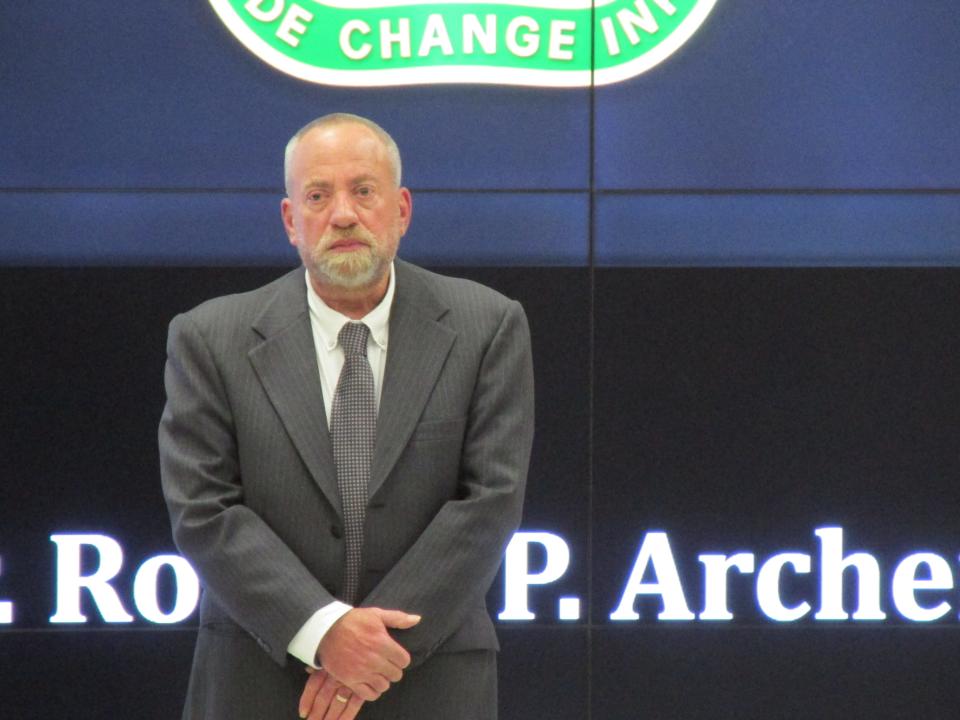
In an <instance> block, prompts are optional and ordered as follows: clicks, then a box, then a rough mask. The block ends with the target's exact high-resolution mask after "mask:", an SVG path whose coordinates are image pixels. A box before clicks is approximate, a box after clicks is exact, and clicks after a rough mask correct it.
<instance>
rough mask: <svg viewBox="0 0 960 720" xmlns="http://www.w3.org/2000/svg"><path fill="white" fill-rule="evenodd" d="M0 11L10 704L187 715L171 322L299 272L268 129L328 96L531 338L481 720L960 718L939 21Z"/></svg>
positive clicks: (950, 104) (302, 115) (959, 327)
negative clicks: (161, 455)
mask: <svg viewBox="0 0 960 720" xmlns="http://www.w3.org/2000/svg"><path fill="white" fill-rule="evenodd" d="M361 10H362V12H361ZM308 15H309V16H310V17H309V18H308V17H307V16H308ZM3 16H4V17H3V19H2V20H0V76H2V77H3V81H2V82H0V133H2V137H3V138H4V142H2V143H0V218H2V222H0V299H2V302H0V311H2V324H0V327H2V328H3V332H4V341H3V342H2V343H0V369H2V372H0V378H2V380H0V383H2V390H3V403H2V404H0V419H2V422H0V427H2V433H0V471H2V474H0V648H2V650H0V653H2V656H3V657H4V658H5V662H4V666H5V668H10V670H8V671H7V672H3V673H0V716H2V717H11V718H40V717H49V716H51V715H52V714H54V713H61V712H64V711H65V708H69V712H70V714H71V716H73V717H77V718H90V719H94V718H117V717H127V716H130V717H133V716H136V717H140V718H158V719H166V718H171V717H177V716H178V715H179V712H180V707H181V703H182V700H183V696H184V694H185V691H186V681H187V673H188V670H189V665H190V661H191V656H192V649H193V642H194V636H195V633H196V626H197V617H196V613H195V612H194V611H193V608H194V607H195V604H196V593H197V592H198V588H197V587H196V585H195V576H194V575H193V574H192V571H191V569H190V568H189V566H188V565H186V564H185V563H184V562H183V561H182V560H181V559H180V558H179V557H178V556H177V553H176V548H175V547H174V546H173V543H172V540H171V538H170V531H169V524H168V519H167V516H166V510H165V507H164V504H163V500H162V497H161V494H160V488H159V472H158V460H157V449H156V427H157V423H158V420H159V416H160V412H161V410H162V407H163V402H164V394H163V382H162V374H163V365H164V361H165V338H166V327H167V323H168V322H169V321H170V319H171V318H172V317H173V316H174V315H176V314H177V313H178V312H182V311H183V310H186V309H188V308H190V307H192V306H194V305H196V304H197V303H199V302H201V301H203V300H205V299H207V298H209V297H213V296H216V295H221V294H225V293H229V292H235V291H240V290H246V289H252V288H254V287H257V286H259V285H261V284H263V283H265V282H267V281H269V280H271V279H273V278H275V277H277V276H278V275H280V274H282V273H283V272H285V271H286V270H287V269H288V268H291V267H293V266H294V265H295V264H296V262H297V258H296V254H295V252H294V251H293V250H292V248H290V246H289V245H288V244H287V241H286V237H285V235H284V233H283V229H282V226H281V224H280V215H279V201H280V198H281V197H282V193H283V189H282V184H283V183H282V154H283V147H284V145H285V144H286V141H287V139H288V138H289V137H290V136H291V135H292V134H293V133H294V132H295V131H296V130H297V129H298V128H299V127H300V126H302V125H303V124H305V123H306V122H308V121H309V120H311V119H313V118H314V117H317V116H319V115H322V114H325V113H328V112H334V111H347V112H354V113H358V114H361V115H366V116H368V117H371V118H372V119H374V120H376V121H377V122H379V123H380V124H382V125H383V126H384V127H385V128H386V129H387V130H389V131H390V132H391V134H393V136H394V137H395V138H396V140H397V142H398V144H399V146H400V148H401V151H402V152H403V157H404V184H405V185H407V186H408V187H409V188H410V189H411V191H412V193H413V198H414V213H413V223H412V226H411V229H410V231H409V233H408V235H407V236H406V237H405V238H404V240H403V242H402V244H401V250H400V254H401V256H402V257H404V258H405V259H407V260H410V261H412V262H415V263H418V264H421V265H424V266H427V267H430V268H433V269H438V270H440V271H442V272H447V273H449V274H455V275H459V276H464V277H470V278H474V279H477V280H479V281H481V282H484V283H486V284H488V285H491V286H493V287H495V288H497V289H498V290H500V291H502V292H504V293H505V294H507V295H509V296H511V297H514V298H516V299H518V300H520V301H521V302H522V303H523V305H524V308H525V309H526V312H527V315H528V317H529V320H530V325H531V332H532V336H533V343H534V362H535V373H536V376H535V377H536V385H537V398H536V410H537V425H536V439H535V446H534V457H533V462H532V466H531V471H530V480H529V487H528V494H527V503H526V507H525V513H524V520H523V523H522V527H521V530H520V532H519V533H518V535H517V536H516V537H515V538H514V541H513V543H512V544H511V546H510V548H509V549H508V552H507V554H506V559H505V563H504V567H503V569H502V571H501V573H500V575H499V576H498V578H497V580H496V582H495V584H494V586H493V588H492V589H491V591H490V593H489V595H488V607H489V609H490V611H491V613H492V615H493V616H494V617H495V619H496V622H497V626H498V633H499V636H500V639H501V644H502V646H503V648H502V652H501V654H500V695H501V708H500V716H501V717H502V718H505V720H514V719H519V718H550V719H551V720H553V719H557V720H567V719H569V720H584V719H587V720H589V719H591V718H605V719H606V718H614V719H621V718H622V719H623V720H635V719H637V718H647V717H650V718H680V719H686V718H726V717H729V718H770V717H778V718H780V717H782V718H861V717H862V718H867V717H869V718H908V717H924V718H949V717H953V715H954V708H955V707H956V705H957V703H958V701H960V691H958V690H957V688H956V680H955V679H956V677H958V676H960V661H958V660H957V652H956V647H957V643H958V641H960V619H958V618H960V564H958V563H960V560H958V557H960V524H958V520H957V518H956V515H957V513H956V511H955V508H956V507H957V505H958V502H960V456H958V454H957V451H956V449H957V447H958V446H960V382H958V378H960V360H958V357H960V347H958V345H960V340H958V339H957V338H958V337H960V332H958V331H960V302H958V300H960V271H958V270H957V266H958V265H960V124H958V123H957V122H956V120H955V118H956V117H957V116H958V115H960V23H957V21H956V17H955V10H954V8H953V7H952V6H951V4H950V3H948V2H945V0H937V1H934V0H918V1H917V2H914V3H911V4H909V6H905V5H904V4H903V3H895V2H892V1H891V2H866V0H863V1H860V0H852V1H851V2H846V3H833V2H825V1H823V0H817V1H814V2H808V3H802V4H800V3H771V2H765V1H763V0H739V1H738V2H733V1H732V0H716V1H715V2H704V1H703V0H701V2H694V1H693V0H685V1H681V0H673V2H668V0H648V1H646V2H644V0H631V1H630V2H626V1H620V0H612V1H611V0H608V1H607V2H595V3H590V2H581V1H580V0H573V1H572V2H563V1H562V0H556V1H555V2H554V1H552V0H530V1H529V2H526V3H524V2H521V0H516V1H511V2H506V1H504V2H490V3H482V2H477V3H444V2H440V1H439V0H438V2H435V3H431V4H423V3H413V2H411V3H398V2H382V3H375V2H373V3H364V4H363V7H362V8H359V9H358V8H356V7H351V6H350V4H348V3H334V2H317V1H315V0H298V1H297V2H289V1H287V2H284V1H283V0H260V1H258V0H248V1H245V2H244V1H241V0H236V1H231V2H226V1H224V2H221V1H220V0H213V1H212V2H205V1H204V0H195V1H193V2H189V3H177V4H169V3H133V4H131V3H123V2H119V1H118V0H104V1H103V2H99V3H74V4H63V3H54V2H50V1H49V0H46V1H43V2H35V3H29V4H28V3H19V4H15V5H14V6H11V7H10V8H7V9H6V10H5V11H4V13H3ZM230 18H233V20H231V19H230ZM321 20H324V22H321ZM404 21H407V22H406V24H405V23H404ZM323 33H329V34H330V37H331V38H332V39H331V40H329V42H326V41H325V40H324V39H323V38H324V37H325V36H324V35H323ZM258 38H259V40H258ZM634 38H635V39H636V42H634ZM293 41H296V42H293ZM291 43H293V44H291ZM407 46H409V48H408V47H407ZM298 47H299V48H300V50H298V49H297V48H298ZM257 48H259V49H260V51H261V52H259V53H258V52H255V51H254V50H256V49H257ZM264 48H267V49H264ZM270 48H272V51H271V50H270ZM324 48H327V49H328V50H330V48H332V50H330V52H329V53H328V54H327V55H324V52H326V51H325V50H324ZM365 49H367V54H366V55H364V57H357V58H352V57H351V56H350V54H351V53H352V54H353V55H360V54H362V53H363V52H364V50H365ZM614 49H617V50H619V53H613V50H614ZM407 50H408V52H406V53H405V51H407ZM447 50H450V52H449V53H448V52H447ZM300 51H302V53H301V55H297V53H298V52H300ZM338 52H339V53H340V55H337V53H338ZM271 53H273V54H271ZM388 54H390V56H389V57H387V55H388ZM280 56H282V58H286V60H283V59H282V58H281V57H280ZM348 60H350V61H351V62H352V63H353V64H351V63H348V62H347V61H348ZM310 68H313V70H311V69H310ZM298 73H299V74H298ZM330 73H333V74H332V75H331V74H330ZM378 73H379V74H378ZM304 75H306V76H307V77H304ZM313 76H316V77H313ZM318 79H319V80H320V81H318Z"/></svg>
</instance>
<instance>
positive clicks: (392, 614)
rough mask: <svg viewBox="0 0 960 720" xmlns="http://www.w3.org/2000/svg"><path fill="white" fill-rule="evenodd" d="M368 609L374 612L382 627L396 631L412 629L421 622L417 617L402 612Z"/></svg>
mask: <svg viewBox="0 0 960 720" xmlns="http://www.w3.org/2000/svg"><path fill="white" fill-rule="evenodd" d="M370 609H371V610H374V611H376V613H377V615H379V616H380V621H381V622H382V623H383V624H384V625H386V626H387V627H391V628H397V629H398V630H406V629H408V628H412V627H413V626H414V625H416V624H417V623H418V622H420V620H421V618H420V616H419V615H412V614H410V613H405V612H403V610H383V609H381V608H370Z"/></svg>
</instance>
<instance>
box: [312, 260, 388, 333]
mask: <svg viewBox="0 0 960 720" xmlns="http://www.w3.org/2000/svg"><path fill="white" fill-rule="evenodd" d="M304 276H305V277H306V281H307V305H308V306H309V307H310V316H311V318H312V319H313V322H314V326H315V327H316V328H317V330H318V331H319V332H320V339H321V340H322V341H323V346H324V347H325V348H326V349H327V350H328V351H330V350H333V349H334V348H335V347H336V346H337V336H338V335H339V334H340V329H341V328H342V327H343V326H344V325H345V324H346V323H348V322H353V321H352V320H351V318H348V317H347V316H346V315H344V314H342V313H339V312H337V311H336V310H334V309H333V308H331V307H330V306H329V305H327V304H326V303H325V302H324V301H323V300H321V299H320V296H319V295H317V292H316V290H314V289H313V285H311V284H310V273H309V272H307V273H304ZM396 278H397V275H396V273H395V272H394V271H393V263H392V262H391V263H390V281H389V282H388V283H387V292H386V294H385V295H384V296H383V300H381V301H380V304H379V305H377V306H376V307H375V308H374V309H373V310H371V311H370V312H368V313H367V314H366V315H364V316H363V318H362V319H361V320H360V322H362V323H363V324H364V325H366V326H367V327H368V328H370V337H371V338H372V339H373V341H374V342H375V343H376V344H377V345H379V346H380V349H381V350H383V351H386V349H387V337H388V335H389V329H390V307H391V306H392V305H393V295H394V291H395V290H396V282H397V280H396Z"/></svg>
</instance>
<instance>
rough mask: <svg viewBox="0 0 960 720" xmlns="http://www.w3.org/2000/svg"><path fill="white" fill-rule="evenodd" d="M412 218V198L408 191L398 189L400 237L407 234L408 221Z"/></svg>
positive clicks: (402, 188)
mask: <svg viewBox="0 0 960 720" xmlns="http://www.w3.org/2000/svg"><path fill="white" fill-rule="evenodd" d="M412 217H413V196H412V195H411V194H410V191H409V190H408V189H407V188H405V187H401V188H400V235H403V234H404V233H406V232H407V228H408V227H410V219H411V218H412Z"/></svg>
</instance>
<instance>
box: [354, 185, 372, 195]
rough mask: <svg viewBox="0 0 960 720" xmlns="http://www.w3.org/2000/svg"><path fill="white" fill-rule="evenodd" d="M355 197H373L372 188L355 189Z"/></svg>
mask: <svg viewBox="0 0 960 720" xmlns="http://www.w3.org/2000/svg"><path fill="white" fill-rule="evenodd" d="M357 195H359V196H360V197H369V196H370V195H373V188H368V187H359V188H357Z"/></svg>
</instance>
